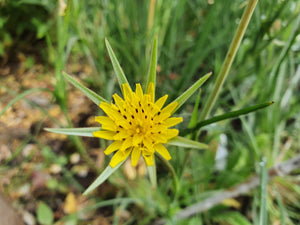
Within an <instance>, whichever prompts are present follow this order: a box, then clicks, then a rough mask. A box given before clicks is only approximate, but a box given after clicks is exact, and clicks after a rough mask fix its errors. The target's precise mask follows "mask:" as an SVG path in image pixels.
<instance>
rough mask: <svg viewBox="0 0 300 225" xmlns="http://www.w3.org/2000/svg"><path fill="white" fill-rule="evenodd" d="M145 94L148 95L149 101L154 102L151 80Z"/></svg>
mask: <svg viewBox="0 0 300 225" xmlns="http://www.w3.org/2000/svg"><path fill="white" fill-rule="evenodd" d="M147 94H148V95H150V101H151V102H154V99H155V90H154V84H153V83H152V82H151V83H150V84H149V86H148V89H147Z"/></svg>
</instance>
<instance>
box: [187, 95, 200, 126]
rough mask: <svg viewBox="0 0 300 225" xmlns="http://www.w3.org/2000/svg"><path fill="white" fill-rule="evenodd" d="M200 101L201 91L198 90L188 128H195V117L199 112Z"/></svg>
mask: <svg viewBox="0 0 300 225" xmlns="http://www.w3.org/2000/svg"><path fill="white" fill-rule="evenodd" d="M200 99H201V89H199V92H198V95H197V98H196V102H195V106H194V110H193V113H192V116H191V120H190V122H189V126H188V127H189V128H191V127H194V126H196V124H197V117H198V110H199V105H200Z"/></svg>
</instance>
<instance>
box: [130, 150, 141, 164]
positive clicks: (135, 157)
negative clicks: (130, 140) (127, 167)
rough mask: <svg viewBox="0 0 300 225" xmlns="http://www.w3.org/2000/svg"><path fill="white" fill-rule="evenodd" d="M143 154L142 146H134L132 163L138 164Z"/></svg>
mask: <svg viewBox="0 0 300 225" xmlns="http://www.w3.org/2000/svg"><path fill="white" fill-rule="evenodd" d="M140 156H141V150H140V148H133V150H132V152H131V165H132V166H136V165H137V163H138V161H139V158H140Z"/></svg>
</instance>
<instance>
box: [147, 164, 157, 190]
mask: <svg viewBox="0 0 300 225" xmlns="http://www.w3.org/2000/svg"><path fill="white" fill-rule="evenodd" d="M147 169H148V173H149V178H150V182H151V185H152V188H153V189H156V187H157V178H156V165H155V159H154V164H153V166H147Z"/></svg>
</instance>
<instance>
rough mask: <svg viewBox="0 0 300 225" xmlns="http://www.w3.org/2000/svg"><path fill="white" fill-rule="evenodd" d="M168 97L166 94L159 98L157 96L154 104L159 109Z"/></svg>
mask: <svg viewBox="0 0 300 225" xmlns="http://www.w3.org/2000/svg"><path fill="white" fill-rule="evenodd" d="M167 98H168V95H165V96H163V97H161V98H159V99H158V100H157V101H156V102H155V105H156V106H157V107H158V108H159V109H161V108H162V107H163V105H164V104H165V102H166V100H167Z"/></svg>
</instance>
